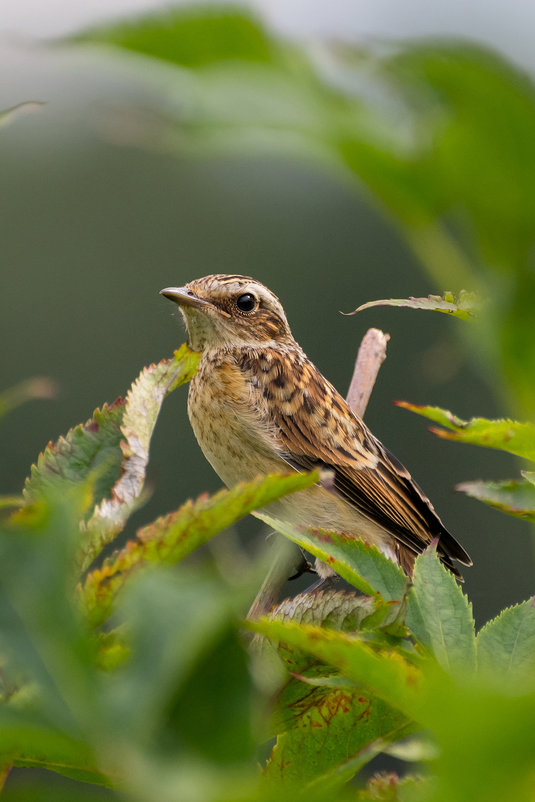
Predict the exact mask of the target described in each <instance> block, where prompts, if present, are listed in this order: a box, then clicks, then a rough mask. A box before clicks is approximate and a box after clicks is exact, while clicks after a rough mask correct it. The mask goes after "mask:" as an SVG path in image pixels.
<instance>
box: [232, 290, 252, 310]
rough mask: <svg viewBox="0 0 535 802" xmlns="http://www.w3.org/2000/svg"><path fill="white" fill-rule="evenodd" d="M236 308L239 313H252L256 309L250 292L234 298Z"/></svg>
mask: <svg viewBox="0 0 535 802" xmlns="http://www.w3.org/2000/svg"><path fill="white" fill-rule="evenodd" d="M236 306H237V307H238V309H239V310H240V312H252V311H253V309H255V308H256V298H255V297H254V295H251V293H250V292H244V293H243V295H238V297H237V298H236Z"/></svg>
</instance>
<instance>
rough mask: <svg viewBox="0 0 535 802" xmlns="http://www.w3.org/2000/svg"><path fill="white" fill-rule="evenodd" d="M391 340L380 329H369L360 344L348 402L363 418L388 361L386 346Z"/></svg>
mask: <svg viewBox="0 0 535 802" xmlns="http://www.w3.org/2000/svg"><path fill="white" fill-rule="evenodd" d="M389 339H390V335H389V334H385V333H384V332H383V331H381V330H380V329H368V331H367V332H366V334H365V335H364V337H363V338H362V342H361V344H360V348H359V352H358V354H357V361H356V362H355V369H354V371H353V376H352V377H351V383H350V385H349V390H348V391H347V396H346V401H347V403H348V404H349V406H350V407H351V409H352V410H353V412H356V413H357V415H359V416H360V417H361V418H362V417H364V413H365V412H366V407H367V406H368V401H369V400H370V396H371V394H372V390H373V386H374V384H375V381H376V379H377V374H378V373H379V369H380V367H381V365H382V364H383V362H384V361H385V359H386V344H387V342H388V341H389Z"/></svg>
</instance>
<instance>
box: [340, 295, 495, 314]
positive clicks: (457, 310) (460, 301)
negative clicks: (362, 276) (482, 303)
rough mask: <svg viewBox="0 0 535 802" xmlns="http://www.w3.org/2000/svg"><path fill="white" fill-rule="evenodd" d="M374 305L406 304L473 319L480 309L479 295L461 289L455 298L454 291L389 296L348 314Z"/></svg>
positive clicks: (411, 307) (410, 307) (415, 307)
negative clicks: (408, 296) (402, 296)
mask: <svg viewBox="0 0 535 802" xmlns="http://www.w3.org/2000/svg"><path fill="white" fill-rule="evenodd" d="M374 306H406V307H408V308H409V309H427V310H431V311H433V312H444V313H445V314H447V315H453V317H458V318H461V320H471V319H472V318H473V317H475V315H476V314H477V311H478V310H479V303H478V300H477V296H476V294H475V293H473V292H466V290H461V292H460V293H459V296H458V297H457V298H455V296H454V295H453V293H451V292H445V293H444V296H443V297H441V296H440V295H428V296H427V298H413V297H412V296H411V297H410V298H388V299H384V300H381V301H368V303H365V304H362V305H361V306H358V307H357V308H356V309H355V310H354V311H353V312H348V313H346V314H349V315H356V314H357V312H362V310H363V309H372V308H373V307H374Z"/></svg>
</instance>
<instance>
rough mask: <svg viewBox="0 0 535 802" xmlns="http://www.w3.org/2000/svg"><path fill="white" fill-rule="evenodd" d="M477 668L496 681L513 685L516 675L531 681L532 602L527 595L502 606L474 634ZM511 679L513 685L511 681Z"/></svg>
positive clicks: (534, 644) (534, 656)
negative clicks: (506, 605) (496, 613)
mask: <svg viewBox="0 0 535 802" xmlns="http://www.w3.org/2000/svg"><path fill="white" fill-rule="evenodd" d="M476 643H477V660H478V668H479V670H480V671H484V672H488V673H489V674H491V673H493V674H494V675H498V677H499V678H500V682H503V681H505V683H506V684H507V687H509V688H511V689H512V690H514V689H515V686H514V683H516V682H518V680H519V679H525V680H529V681H530V683H531V684H533V678H534V675H535V674H534V672H535V606H534V600H533V599H528V600H527V601H525V602H523V603H522V604H517V605H515V606H514V607H508V608H507V609H506V610H502V612H501V613H500V615H498V616H497V617H496V618H494V619H492V621H489V622H488V623H487V624H485V626H484V627H483V628H482V629H481V631H480V632H479V633H478V635H477V639H476ZM511 683H513V685H511Z"/></svg>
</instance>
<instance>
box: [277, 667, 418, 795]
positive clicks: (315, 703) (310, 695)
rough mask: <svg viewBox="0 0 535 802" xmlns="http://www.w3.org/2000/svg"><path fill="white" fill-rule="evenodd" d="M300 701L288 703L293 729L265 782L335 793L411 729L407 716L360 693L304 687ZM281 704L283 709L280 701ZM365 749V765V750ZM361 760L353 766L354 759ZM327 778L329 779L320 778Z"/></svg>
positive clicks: (279, 743)
mask: <svg viewBox="0 0 535 802" xmlns="http://www.w3.org/2000/svg"><path fill="white" fill-rule="evenodd" d="M301 685H302V686H303V691H304V692H303V694H302V697H301V698H300V699H298V700H296V699H292V701H291V704H290V706H289V708H290V709H289V711H288V712H289V713H290V714H292V715H293V722H292V723H293V726H292V727H291V728H290V729H288V730H287V731H286V732H285V733H283V734H281V735H279V737H278V738H277V744H276V746H275V747H274V750H273V753H272V756H271V759H270V760H269V762H268V764H267V766H266V769H265V777H266V779H268V780H271V781H272V782H281V781H282V782H283V783H284V784H285V785H294V786H298V787H302V786H304V785H307V784H312V783H314V781H318V780H321V782H322V785H323V786H330V787H331V788H332V787H336V786H337V785H342V784H343V783H346V782H347V781H348V780H350V779H351V777H353V776H354V775H355V774H356V772H357V771H358V770H359V769H360V768H361V767H362V766H363V765H364V764H365V763H366V762H368V761H369V760H371V759H372V758H373V757H375V755H376V754H378V753H379V752H380V751H381V750H382V748H384V747H385V746H386V745H387V744H388V743H391V742H392V741H396V740H401V739H402V738H405V737H406V736H407V735H408V734H409V732H410V730H411V726H410V724H409V723H408V722H407V718H406V717H405V715H403V714H402V713H400V712H399V711H398V710H395V709H394V708H392V707H391V706H390V705H388V704H387V703H386V702H384V701H383V700H381V699H378V698H377V697H374V696H373V695H371V694H369V693H367V692H366V691H365V690H363V689H362V688H358V689H355V688H348V687H346V688H325V687H324V688H313V689H310V687H308V686H307V685H305V684H304V683H301ZM280 701H281V703H282V704H283V705H284V704H285V697H284V695H283V696H282V698H281V700H280ZM370 746H373V747H375V748H372V749H368V752H367V754H366V755H365V759H362V757H364V756H363V750H364V749H365V748H366V747H370ZM354 757H359V758H361V759H359V760H358V761H355V763H354V762H353V761H352V758H354ZM327 773H329V774H330V776H329V778H328V779H329V782H327V777H325V776H322V775H325V774H327Z"/></svg>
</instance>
